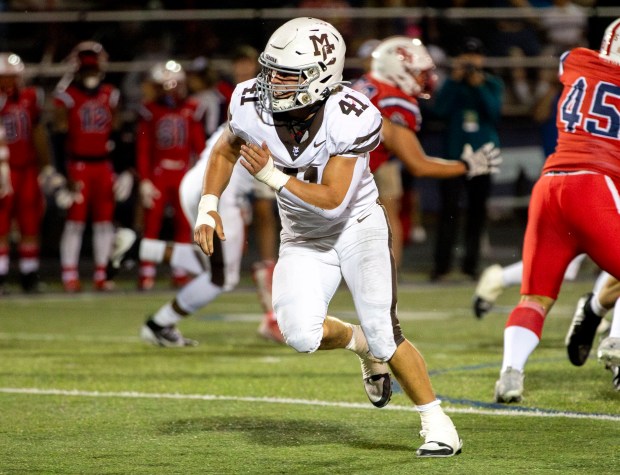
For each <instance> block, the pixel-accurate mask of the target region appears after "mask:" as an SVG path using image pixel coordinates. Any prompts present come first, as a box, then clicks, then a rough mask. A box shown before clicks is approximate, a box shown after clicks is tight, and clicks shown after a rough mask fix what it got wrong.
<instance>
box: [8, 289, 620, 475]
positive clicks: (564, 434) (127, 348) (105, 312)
mask: <svg viewBox="0 0 620 475" xmlns="http://www.w3.org/2000/svg"><path fill="white" fill-rule="evenodd" d="M590 287H591V283H590V282H586V281H584V282H579V283H567V284H565V285H564V288H563V291H562V295H561V297H560V300H559V302H558V303H557V304H556V307H555V308H554V309H553V310H552V313H551V315H550V317H549V320H548V321H547V323H546V325H545V330H544V334H543V340H542V342H541V344H540V345H539V347H538V348H537V350H536V351H535V352H534V354H533V355H532V357H531V358H530V361H529V363H528V366H527V368H526V379H525V394H524V397H525V399H524V401H523V402H522V403H520V404H519V407H523V408H526V409H539V410H541V411H547V415H548V416H553V417H535V416H533V415H531V414H530V415H527V414H523V413H516V412H514V411H512V412H508V413H504V412H498V411H501V410H503V409H506V408H507V407H508V408H511V407H514V406H498V405H494V404H492V395H493V386H494V383H495V380H496V379H497V376H498V371H499V368H500V365H501V358H502V332H503V326H504V322H505V319H506V313H507V312H508V311H509V310H510V308H511V307H512V305H513V304H514V303H515V302H516V299H517V298H518V297H517V291H516V290H510V291H507V292H506V293H505V294H504V295H503V296H502V297H501V298H500V299H499V301H498V306H497V308H496V309H495V310H494V311H492V312H491V313H490V314H489V315H487V316H486V317H485V318H484V319H483V320H481V321H479V320H476V319H475V318H474V317H473V316H472V315H471V311H470V309H469V303H470V299H471V293H472V292H473V288H474V285H473V284H450V285H444V286H440V285H433V286H431V285H428V284H426V283H422V282H418V281H416V280H415V278H414V279H413V281H410V282H409V283H408V284H407V285H404V286H401V289H400V296H399V311H400V314H401V323H402V326H403V329H404V332H405V334H406V335H407V336H408V337H409V338H410V339H411V340H412V341H413V342H414V343H415V344H416V345H417V346H418V348H419V349H420V350H421V351H422V353H423V355H424V356H425V359H426V361H427V364H428V367H429V370H430V371H431V375H432V380H433V385H434V387H435V390H436V391H437V393H438V394H440V396H441V397H442V398H443V399H444V404H443V405H444V407H445V408H446V410H447V411H448V412H449V413H450V415H451V417H452V418H453V420H454V422H455V424H456V426H457V428H458V429H459V433H460V435H461V437H462V438H463V440H464V447H463V454H461V455H459V456H458V457H454V458H451V459H442V460H439V459H435V460H429V459H416V458H415V455H414V452H415V448H417V447H418V446H419V445H420V444H421V443H422V439H421V438H419V437H418V434H417V433H418V431H419V429H420V427H419V416H418V415H417V413H415V412H412V411H411V410H410V409H411V407H410V404H409V402H408V401H407V399H406V397H405V396H404V395H403V394H402V393H399V392H397V393H395V394H394V396H393V398H392V402H391V403H390V405H389V406H388V408H386V409H374V408H372V406H371V405H370V403H369V402H368V401H367V399H366V396H365V394H364V391H363V388H362V383H361V373H360V370H359V364H358V360H357V358H356V357H355V356H354V355H353V354H351V353H350V352H346V351H329V352H319V353H316V354H313V355H299V354H296V353H295V352H294V351H293V350H291V349H289V348H286V347H284V346H279V345H276V344H274V343H270V342H267V341H264V340H261V339H259V338H258V337H257V336H256V333H255V332H256V328H257V325H258V321H259V319H260V314H259V312H260V310H259V307H258V304H257V301H256V297H255V295H254V291H253V289H252V288H251V287H246V288H244V289H240V290H238V291H235V292H233V293H231V294H228V295H224V296H223V297H221V298H220V299H219V300H218V301H216V302H214V303H213V304H212V305H211V306H209V307H208V308H205V309H203V310H202V311H201V312H199V313H198V314H197V315H196V316H194V317H192V318H190V319H188V320H187V321H184V322H182V323H181V325H180V328H181V330H182V331H183V333H184V334H185V335H186V336H188V337H190V338H196V339H198V340H199V341H200V343H201V344H200V346H198V347H196V348H183V349H160V348H155V347H150V346H147V345H145V344H143V343H141V342H140V340H139V339H138V337H137V334H138V330H139V327H140V325H141V324H142V323H143V321H144V318H145V316H146V315H147V314H149V313H151V312H153V311H155V310H156V309H157V308H158V307H159V306H160V305H161V304H162V303H164V302H166V301H167V300H169V299H170V298H171V297H172V295H173V294H172V293H169V292H157V293H153V294H139V293H133V292H129V291H126V292H123V291H118V292H115V293H113V294H107V295H101V294H87V293H85V294H81V295H76V296H67V295H64V294H62V293H53V292H52V293H50V294H46V295H41V296H36V297H29V298H25V297H22V296H19V295H16V296H14V297H9V298H4V299H2V300H0V388H2V391H4V392H0V407H1V410H0V473H7V474H8V473H63V474H64V473H71V474H73V473H97V474H126V473H132V474H138V473H140V474H141V473H144V474H147V473H148V474H160V473H161V474H163V473H166V474H168V473H184V474H186V473H213V474H237V473H239V474H241V473H249V474H323V473H329V474H341V473H347V474H362V473H364V474H382V475H383V474H401V473H403V474H405V473H413V472H418V471H419V472H421V473H433V474H442V473H446V474H448V473H454V474H466V473H467V474H470V473H471V474H474V473H486V474H494V473H503V474H511V473H514V474H521V473H562V474H583V473H598V474H605V473H616V472H617V467H618V463H619V462H620V459H619V456H618V453H617V443H618V440H619V437H620V421H619V420H618V419H615V420H614V419H613V418H612V420H601V419H596V418H593V417H587V415H588V414H610V415H618V413H620V394H619V393H617V392H615V391H613V389H612V386H611V373H609V372H607V371H605V370H604V369H603V368H602V366H601V365H600V364H598V363H597V362H596V360H595V359H592V360H591V361H589V362H588V363H587V364H586V365H584V366H583V367H581V368H576V367H573V366H571V365H570V363H569V362H568V359H567V358H566V351H565V349H564V343H563V341H564V336H565V334H566V331H567V329H568V326H569V323H570V318H571V317H572V313H573V309H574V304H575V303H576V301H577V298H578V297H579V296H580V295H581V294H583V293H584V292H586V291H588V290H589V289H590ZM331 313H332V314H333V315H336V316H339V317H341V318H343V319H346V320H350V321H354V320H355V316H354V313H353V311H352V305H351V301H350V297H349V296H348V293H347V292H346V290H343V291H341V292H338V294H337V295H336V297H335V299H334V301H333V304H332V307H331ZM593 353H594V351H593ZM7 388H16V389H29V390H37V391H40V393H34V394H32V393H17V392H13V390H12V389H7ZM7 391H8V392H7ZM62 391H69V392H67V393H62ZM70 391H76V392H74V393H71V392H70ZM175 394H178V395H179V396H173V395H175ZM188 395H193V397H195V399H182V397H188ZM205 395H207V396H209V395H211V396H218V397H220V398H219V399H218V398H215V399H209V398H208V397H205ZM164 396H168V397H164ZM174 397H178V398H176V399H175V398H174ZM285 398H287V399H289V400H288V401H287V400H284V399H285ZM313 401H314V402H313ZM320 404H323V405H320ZM389 408H392V409H391V410H390V409H389ZM553 411H559V412H567V413H571V414H573V413H583V414H585V416H584V418H571V417H565V416H560V415H557V414H555V415H554V414H553ZM619 417H620V416H619Z"/></svg>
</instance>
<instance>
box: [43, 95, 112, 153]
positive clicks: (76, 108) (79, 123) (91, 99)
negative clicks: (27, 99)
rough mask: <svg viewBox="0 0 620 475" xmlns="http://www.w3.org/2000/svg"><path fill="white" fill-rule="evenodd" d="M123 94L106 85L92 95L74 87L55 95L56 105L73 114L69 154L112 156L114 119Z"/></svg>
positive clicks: (69, 133) (70, 122)
mask: <svg viewBox="0 0 620 475" xmlns="http://www.w3.org/2000/svg"><path fill="white" fill-rule="evenodd" d="M119 98H120V92H119V90H118V89H117V88H115V87H114V86H112V85H110V84H102V85H101V86H100V87H99V88H98V89H97V91H96V92H94V93H88V92H86V91H84V90H83V89H80V88H78V87H76V86H74V85H73V84H71V85H69V87H67V89H65V90H64V91H57V92H56V93H55V95H54V105H55V106H56V107H64V108H66V109H67V111H68V113H69V131H68V134H67V153H68V154H69V158H71V157H76V156H77V157H105V156H107V155H108V154H109V152H110V135H111V134H112V129H113V116H114V113H115V111H116V109H117V107H118V102H119Z"/></svg>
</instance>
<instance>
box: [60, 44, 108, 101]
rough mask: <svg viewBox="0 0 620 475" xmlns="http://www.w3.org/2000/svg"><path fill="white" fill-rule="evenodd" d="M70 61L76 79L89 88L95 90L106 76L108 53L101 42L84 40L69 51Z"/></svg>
mask: <svg viewBox="0 0 620 475" xmlns="http://www.w3.org/2000/svg"><path fill="white" fill-rule="evenodd" d="M68 61H69V64H70V67H71V71H72V73H73V74H74V75H75V79H76V80H77V81H78V82H79V83H81V84H82V85H83V86H84V87H85V88H86V89H88V90H95V89H97V87H99V84H101V82H102V81H103V78H104V77H105V70H106V68H107V66H108V53H106V50H105V49H104V48H103V46H102V45H101V43H98V42H96V41H82V42H80V43H78V44H77V45H75V47H74V48H73V49H72V50H71V53H69V57H68Z"/></svg>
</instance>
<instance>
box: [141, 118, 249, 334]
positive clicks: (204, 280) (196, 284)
mask: <svg viewBox="0 0 620 475" xmlns="http://www.w3.org/2000/svg"><path fill="white" fill-rule="evenodd" d="M225 127H226V126H225V125H224V126H222V127H220V129H218V130H217V131H216V132H215V133H214V134H213V135H212V136H211V138H210V139H209V141H207V146H206V148H205V150H204V151H203V153H202V154H201V157H200V160H199V161H198V162H197V163H196V165H194V167H193V168H191V169H190V170H189V171H188V172H187V173H186V174H185V176H184V177H183V180H182V181H181V186H180V189H179V195H180V198H181V205H182V207H183V211H184V213H185V215H186V216H187V219H188V220H189V221H190V222H194V221H195V220H196V214H197V210H198V202H199V201H200V196H201V192H202V180H203V176H204V172H205V168H206V162H207V159H208V157H209V152H210V151H211V149H212V148H213V145H214V144H215V142H216V141H217V139H218V138H219V137H220V135H222V132H223V131H224V130H225ZM253 184H254V180H253V179H252V176H251V175H250V174H249V173H248V172H246V171H245V170H244V169H243V167H242V166H241V165H240V164H239V165H237V166H236V167H235V170H234V172H233V173H232V176H231V180H230V184H229V186H228V188H227V189H226V192H225V193H223V194H222V197H221V205H220V206H221V207H220V209H221V210H222V215H221V216H222V220H223V221H224V222H225V223H226V227H227V229H228V231H229V232H228V238H227V239H226V240H225V241H219V240H217V239H216V243H215V245H216V246H217V248H218V252H217V253H216V254H215V255H214V256H213V257H212V258H211V259H206V258H205V256H204V255H203V254H202V253H201V252H200V250H198V249H197V248H196V246H195V244H188V245H182V244H179V243H166V242H165V241H161V240H156V239H142V241H141V242H140V259H142V260H149V261H150V262H162V261H169V262H170V264H171V265H173V264H174V265H178V266H183V268H184V269H185V270H186V271H187V272H188V273H190V274H193V275H195V277H194V278H193V279H192V280H191V281H190V282H188V283H187V284H186V285H184V286H183V287H182V288H181V289H180V290H179V291H178V292H177V294H176V296H175V297H174V299H172V301H170V302H168V303H166V304H164V305H163V306H162V307H161V308H160V309H159V310H157V312H155V314H153V316H152V317H150V318H149V319H148V320H147V321H146V322H145V324H144V326H143V327H142V330H141V332H140V336H141V337H142V339H143V340H145V341H147V342H149V343H153V344H155V345H159V346H192V345H195V344H196V342H195V341H194V340H190V339H188V338H184V337H183V335H182V334H181V332H180V331H179V330H178V328H177V323H178V322H179V321H181V320H182V319H183V318H185V317H187V316H189V315H191V314H192V313H194V312H196V311H197V310H198V309H200V308H202V307H204V306H205V305H207V304H209V303H210V302H211V301H213V300H214V299H215V298H216V297H218V296H219V295H220V294H221V293H223V292H226V291H229V290H232V289H234V288H235V286H236V285H237V283H238V282H239V272H240V266H241V258H242V255H243V245H244V241H245V224H246V223H245V217H244V215H247V210H248V209H249V206H250V205H249V200H248V195H249V194H250V193H251V192H252V189H253Z"/></svg>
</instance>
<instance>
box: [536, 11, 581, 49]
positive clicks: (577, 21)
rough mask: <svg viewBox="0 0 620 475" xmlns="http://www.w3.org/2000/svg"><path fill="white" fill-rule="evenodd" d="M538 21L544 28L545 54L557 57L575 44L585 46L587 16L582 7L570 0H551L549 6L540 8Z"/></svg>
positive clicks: (575, 45)
mask: <svg viewBox="0 0 620 475" xmlns="http://www.w3.org/2000/svg"><path fill="white" fill-rule="evenodd" d="M540 11H541V19H540V22H541V24H542V26H543V27H544V30H545V35H546V39H547V45H546V46H545V48H544V49H545V54H550V55H553V56H557V57H559V55H561V54H562V53H563V52H565V51H568V50H569V49H572V48H575V47H577V46H587V40H586V28H587V23H588V18H587V15H586V12H585V10H584V9H583V7H581V6H578V5H575V4H574V3H573V2H571V0H553V5H552V6H551V7H549V8H544V9H541V10H540Z"/></svg>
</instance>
